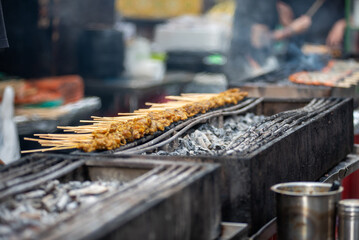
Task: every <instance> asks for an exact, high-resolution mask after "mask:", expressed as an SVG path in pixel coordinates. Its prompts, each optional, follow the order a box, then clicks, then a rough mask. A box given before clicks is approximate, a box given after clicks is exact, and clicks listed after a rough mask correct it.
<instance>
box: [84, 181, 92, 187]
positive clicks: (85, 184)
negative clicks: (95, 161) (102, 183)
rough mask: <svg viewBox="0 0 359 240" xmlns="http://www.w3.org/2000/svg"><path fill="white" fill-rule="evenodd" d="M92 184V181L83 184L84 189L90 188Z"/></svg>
mask: <svg viewBox="0 0 359 240" xmlns="http://www.w3.org/2000/svg"><path fill="white" fill-rule="evenodd" d="M91 184H92V183H91V182H90V181H85V182H83V183H82V187H88V186H90V185H91Z"/></svg>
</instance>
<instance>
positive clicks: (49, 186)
mask: <svg viewBox="0 0 359 240" xmlns="http://www.w3.org/2000/svg"><path fill="white" fill-rule="evenodd" d="M59 184H60V182H59V180H53V181H51V182H49V183H48V184H47V185H46V186H45V188H44V190H45V192H46V193H50V192H52V191H53V190H54V189H55V187H56V186H58V185H59Z"/></svg>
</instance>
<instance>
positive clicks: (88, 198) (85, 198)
mask: <svg viewBox="0 0 359 240" xmlns="http://www.w3.org/2000/svg"><path fill="white" fill-rule="evenodd" d="M97 199H98V198H97V197H95V196H83V197H81V198H80V202H81V204H86V205H87V204H93V203H95V202H96V201H97Z"/></svg>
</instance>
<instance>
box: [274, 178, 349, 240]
mask: <svg viewBox="0 0 359 240" xmlns="http://www.w3.org/2000/svg"><path fill="white" fill-rule="evenodd" d="M330 187H331V184H327V183H318V182H290V183H281V184H277V185H274V186H272V188H271V190H272V191H274V192H275V193H276V200H277V229H278V239H279V240H285V239H291V240H304V239H316V240H321V239H323V240H331V239H332V240H334V239H335V216H336V203H337V202H338V201H339V200H340V195H341V192H342V191H343V187H340V188H339V189H338V190H336V191H330Z"/></svg>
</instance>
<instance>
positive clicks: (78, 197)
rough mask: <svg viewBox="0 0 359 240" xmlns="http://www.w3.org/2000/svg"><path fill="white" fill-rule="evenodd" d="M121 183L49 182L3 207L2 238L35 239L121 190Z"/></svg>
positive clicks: (15, 197) (1, 216)
mask: <svg viewBox="0 0 359 240" xmlns="http://www.w3.org/2000/svg"><path fill="white" fill-rule="evenodd" d="M121 185H122V183H121V182H118V181H113V182H103V181H95V182H90V181H85V182H80V181H70V182H67V183H60V182H59V181H58V180H53V181H50V182H49V183H47V184H44V185H42V186H40V187H39V188H38V189H36V190H32V191H30V192H26V193H21V194H17V195H15V196H14V197H11V198H9V199H7V200H6V201H4V202H3V203H1V204H0V238H3V237H6V238H10V239H11V238H12V237H15V238H18V237H20V238H21V239H29V238H32V237H33V236H34V235H35V233H36V232H38V231H41V230H43V229H45V228H46V227H48V226H50V225H54V224H56V222H58V221H59V220H61V219H65V218H66V217H67V216H69V215H70V214H71V213H73V212H74V211H75V210H76V209H78V208H79V207H80V206H83V205H89V204H91V203H95V202H97V200H99V198H102V197H103V196H104V195H106V193H109V192H113V191H114V190H116V189H118V188H119V186H121Z"/></svg>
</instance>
